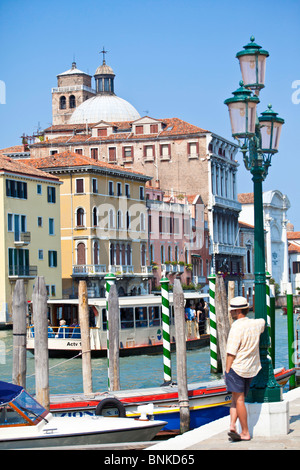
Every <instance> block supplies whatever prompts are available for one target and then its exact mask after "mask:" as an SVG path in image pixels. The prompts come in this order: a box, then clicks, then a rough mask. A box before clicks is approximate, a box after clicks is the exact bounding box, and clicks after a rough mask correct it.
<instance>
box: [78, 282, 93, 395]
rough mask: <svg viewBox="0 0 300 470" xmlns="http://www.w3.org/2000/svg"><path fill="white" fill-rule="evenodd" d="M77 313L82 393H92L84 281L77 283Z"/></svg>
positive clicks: (86, 298)
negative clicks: (79, 334)
mask: <svg viewBox="0 0 300 470" xmlns="http://www.w3.org/2000/svg"><path fill="white" fill-rule="evenodd" d="M78 307H79V308H78V313H79V326H80V333H81V352H82V381H83V393H84V394H85V395H88V394H91V393H93V385H92V359H91V340H90V325H89V306H88V294H87V285H86V281H79V286H78Z"/></svg>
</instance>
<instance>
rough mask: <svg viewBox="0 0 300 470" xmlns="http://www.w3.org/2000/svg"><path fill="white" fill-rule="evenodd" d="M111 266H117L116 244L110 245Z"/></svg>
mask: <svg viewBox="0 0 300 470" xmlns="http://www.w3.org/2000/svg"><path fill="white" fill-rule="evenodd" d="M110 264H111V265H112V266H114V265H115V245H114V243H111V244H110Z"/></svg>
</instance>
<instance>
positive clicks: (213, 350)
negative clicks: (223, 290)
mask: <svg viewBox="0 0 300 470" xmlns="http://www.w3.org/2000/svg"><path fill="white" fill-rule="evenodd" d="M208 280H209V311H210V313H209V327H210V370H211V372H214V373H215V372H218V356H217V320H216V309H215V292H216V275H215V274H211V275H210V276H209V277H208Z"/></svg>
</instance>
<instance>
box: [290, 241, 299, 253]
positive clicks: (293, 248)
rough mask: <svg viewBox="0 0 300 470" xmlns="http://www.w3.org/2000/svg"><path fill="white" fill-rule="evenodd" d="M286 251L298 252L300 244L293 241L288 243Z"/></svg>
mask: <svg viewBox="0 0 300 470" xmlns="http://www.w3.org/2000/svg"><path fill="white" fill-rule="evenodd" d="M288 251H289V253H300V245H295V244H294V243H289V248H288Z"/></svg>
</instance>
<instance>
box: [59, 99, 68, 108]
mask: <svg viewBox="0 0 300 470" xmlns="http://www.w3.org/2000/svg"><path fill="white" fill-rule="evenodd" d="M66 107H67V100H66V97H65V96H61V97H60V98H59V109H66Z"/></svg>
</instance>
